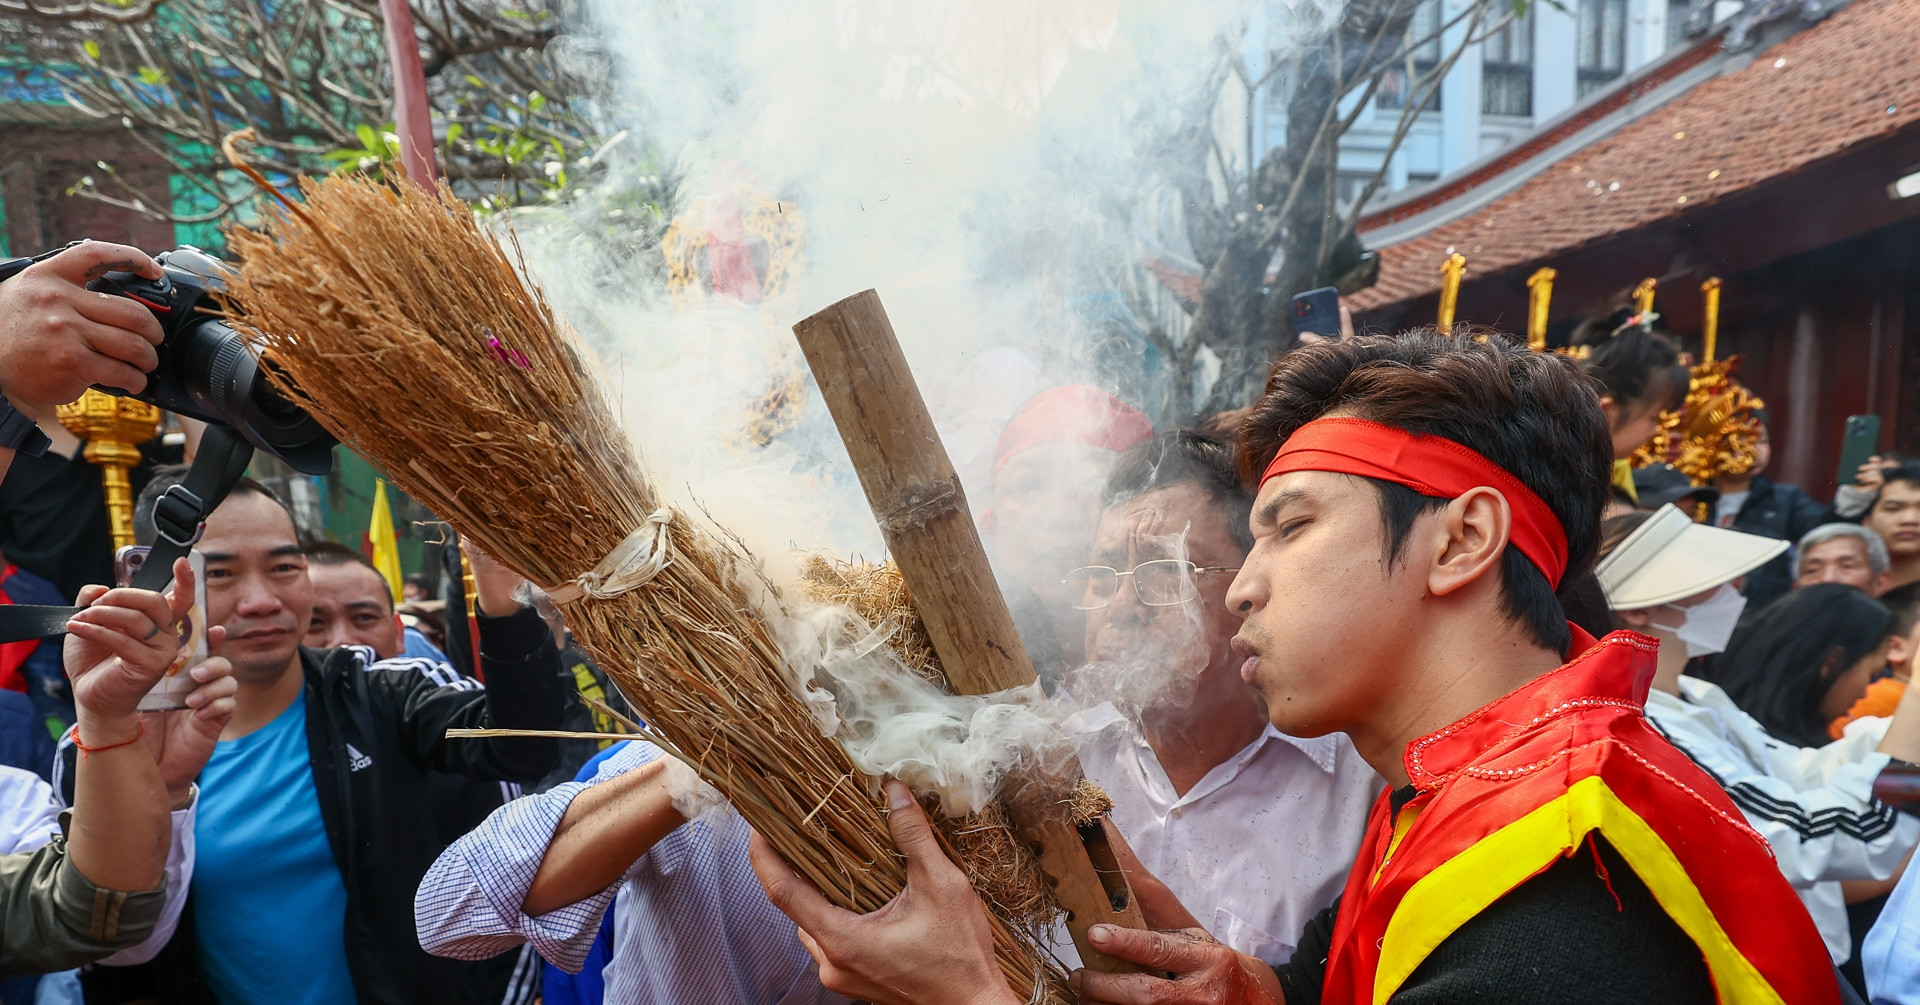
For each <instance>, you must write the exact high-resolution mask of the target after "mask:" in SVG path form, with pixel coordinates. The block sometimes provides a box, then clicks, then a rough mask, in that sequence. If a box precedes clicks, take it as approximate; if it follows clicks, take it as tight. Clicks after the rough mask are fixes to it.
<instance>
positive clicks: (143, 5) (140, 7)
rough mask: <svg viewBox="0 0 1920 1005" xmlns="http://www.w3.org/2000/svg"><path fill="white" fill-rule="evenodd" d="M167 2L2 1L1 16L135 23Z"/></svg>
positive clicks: (94, 0)
mask: <svg viewBox="0 0 1920 1005" xmlns="http://www.w3.org/2000/svg"><path fill="white" fill-rule="evenodd" d="M165 2H166V0H134V2H131V3H126V4H118V3H102V2H100V0H68V2H66V3H43V2H41V0H0V15H4V14H17V15H19V16H22V17H30V18H33V19H35V20H39V21H68V22H74V21H79V22H96V23H108V24H133V23H134V22H137V21H145V20H146V19H148V18H150V17H152V16H153V14H154V12H155V11H157V10H159V9H160V5H161V4H163V3H165Z"/></svg>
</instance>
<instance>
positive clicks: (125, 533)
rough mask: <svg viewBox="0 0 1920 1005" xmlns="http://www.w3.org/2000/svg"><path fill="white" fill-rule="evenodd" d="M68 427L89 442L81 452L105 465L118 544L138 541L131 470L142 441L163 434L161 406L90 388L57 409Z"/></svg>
mask: <svg viewBox="0 0 1920 1005" xmlns="http://www.w3.org/2000/svg"><path fill="white" fill-rule="evenodd" d="M55 414H56V415H58V416H59V417H60V424H61V425H63V426H65V427H67V431H68V432H70V433H72V434H73V435H75V436H78V437H80V438H81V439H83V440H85V441H87V448H86V451H85V453H84V454H83V455H82V456H84V457H86V459H87V460H88V461H89V462H90V463H93V464H97V465H99V466H100V483H101V484H102V485H103V486H105V487H106V491H107V520H108V524H109V526H110V527H111V529H112V531H113V546H114V547H115V548H124V547H126V546H127V545H130V544H132V543H133V482H132V481H130V480H129V479H128V478H127V472H128V471H130V470H132V469H133V466H134V465H135V464H138V463H140V444H142V443H145V442H147V441H148V440H151V439H153V437H154V435H155V434H156V433H158V432H160V409H158V408H156V407H154V406H152V405H149V404H147V403H146V402H144V401H138V400H136V399H133V398H122V397H120V396H119V395H116V394H108V393H106V392H105V391H99V390H95V389H93V388H88V389H87V393H85V394H83V395H81V396H80V397H79V398H78V399H76V400H74V401H71V402H68V403H67V404H65V405H61V406H60V407H59V408H58V409H56V410H55Z"/></svg>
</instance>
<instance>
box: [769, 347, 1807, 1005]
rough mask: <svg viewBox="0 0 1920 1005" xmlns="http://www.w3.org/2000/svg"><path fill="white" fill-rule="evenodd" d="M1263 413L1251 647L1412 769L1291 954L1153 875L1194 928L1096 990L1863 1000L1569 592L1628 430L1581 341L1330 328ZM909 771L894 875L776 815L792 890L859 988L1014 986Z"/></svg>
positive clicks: (1451, 998)
mask: <svg viewBox="0 0 1920 1005" xmlns="http://www.w3.org/2000/svg"><path fill="white" fill-rule="evenodd" d="M1241 441H1242V442H1241V448H1242V449H1241V464H1242V471H1243V473H1244V474H1247V475H1249V476H1250V477H1249V481H1250V482H1254V483H1257V484H1258V485H1259V495H1258V496H1257V498H1256V500H1255V503H1254V511H1253V518H1252V529H1253V533H1254V538H1255V541H1254V547H1253V550H1252V552H1251V553H1250V554H1249V555H1248V557H1247V559H1246V561H1245V563H1244V564H1243V566H1242V569H1241V572H1240V574H1239V576H1238V577H1237V578H1236V580H1235V582H1234V585H1233V587H1232V589H1231V590H1229V592H1228V594H1227V605H1228V606H1229V607H1230V608H1232V609H1233V610H1234V611H1235V612H1236V613H1238V614H1240V615H1241V616H1242V617H1243V618H1244V619H1245V620H1244V623H1243V625H1242V628H1241V631H1240V634H1239V636H1238V637H1237V639H1236V644H1237V645H1238V646H1239V647H1240V649H1241V651H1242V652H1243V653H1244V654H1245V656H1246V660H1245V662H1244V664H1243V665H1242V668H1241V675H1242V676H1243V677H1245V678H1246V679H1247V680H1248V681H1249V682H1250V683H1252V684H1253V685H1254V686H1255V687H1257V688H1259V689H1260V691H1261V692H1262V693H1263V694H1264V695H1265V697H1266V701H1267V707H1268V710H1269V715H1270V717H1271V719H1272V722H1273V724H1274V725H1275V726H1276V727H1278V728H1279V729H1280V730H1281V731H1282V732H1286V733H1289V734H1293V735H1298V736H1320V735H1324V734H1326V733H1330V732H1336V731H1339V732H1345V733H1346V734H1347V735H1348V737H1349V738H1350V739H1351V740H1352V741H1353V743H1354V746H1355V747H1356V748H1357V749H1358V750H1359V752H1360V754H1361V756H1362V757H1364V758H1365V759H1366V760H1367V761H1368V763H1370V764H1371V765H1373V767H1374V769H1375V770H1377V771H1379V772H1380V774H1381V775H1383V776H1385V777H1386V779H1387V780H1388V784H1389V788H1390V791H1389V792H1388V793H1386V794H1385V795H1383V796H1382V797H1381V799H1380V801H1379V802H1378V803H1377V804H1376V805H1375V807H1374V811H1373V816H1372V819H1371V821H1370V822H1369V825H1368V831H1367V836H1366V838H1365V839H1364V841H1363V842H1362V844H1361V850H1360V855H1359V858H1358V859H1357V860H1356V862H1355V864H1354V868H1353V870H1352V872H1351V874H1350V876H1349V879H1348V882H1347V886H1346V890H1345V892H1344V893H1343V894H1342V897H1341V900H1340V902H1339V903H1338V904H1336V905H1335V906H1334V907H1333V908H1331V909H1329V910H1328V911H1326V912H1323V913H1322V914H1321V915H1320V916H1318V917H1316V918H1315V919H1314V920H1313V921H1312V922H1310V923H1309V924H1308V925H1307V928H1306V930H1305V932H1304V933H1302V934H1301V936H1300V938H1299V939H1298V940H1297V945H1298V946H1299V949H1298V951H1297V952H1296V953H1295V954H1294V956H1293V957H1292V959H1291V961H1289V962H1288V963H1285V964H1282V965H1281V966H1279V967H1277V968H1268V967H1265V966H1262V965H1260V964H1259V963H1258V962H1257V961H1253V960H1251V959H1249V958H1247V957H1244V956H1241V955H1239V954H1236V953H1234V952H1233V951H1232V950H1230V949H1228V948H1226V947H1224V946H1222V945H1220V944H1219V943H1217V942H1215V941H1214V940H1213V939H1212V938H1211V937H1210V936H1209V935H1208V934H1207V933H1206V932H1204V931H1202V930H1200V929H1199V927H1198V926H1196V925H1194V924H1193V921H1192V918H1191V917H1190V916H1187V915H1186V914H1185V912H1184V910H1182V909H1181V908H1179V907H1178V905H1174V904H1169V903H1167V902H1166V898H1165V897H1164V889H1163V888H1160V887H1158V885H1157V884H1156V883H1154V882H1153V880H1152V879H1151V878H1150V877H1146V876H1143V875H1138V874H1136V875H1134V876H1133V877H1132V878H1133V879H1134V881H1135V889H1136V891H1137V892H1138V893H1139V897H1140V903H1141V906H1142V908H1143V910H1144V911H1145V912H1146V913H1147V915H1148V917H1147V920H1148V923H1149V924H1150V925H1153V926H1154V927H1156V928H1181V929H1185V931H1181V932H1174V933H1165V932H1141V931H1130V930H1124V929H1116V928H1112V927H1110V926H1100V925H1097V926H1095V927H1094V928H1093V930H1092V932H1091V933H1090V934H1091V936H1092V940H1093V943H1094V945H1095V946H1097V947H1099V948H1100V949H1102V950H1104V951H1106V952H1108V953H1110V954H1113V955H1115V956H1119V957H1121V958H1124V959H1129V960H1133V961H1136V962H1138V963H1140V964H1141V965H1142V966H1143V968H1144V969H1145V970H1146V971H1147V972H1145V973H1136V974H1125V975H1114V974H1095V973H1090V972H1085V971H1082V972H1078V973H1076V974H1075V975H1074V981H1075V984H1076V986H1077V988H1078V990H1079V991H1080V993H1081V995H1082V999H1083V1000H1085V1001H1096V1002H1231V1003H1251V1002H1287V1003H1291V1005H1301V1003H1318V1002H1326V1003H1339V1005H1377V1003H1382V1002H1393V1003H1397V1005H1415V1003H1421V1005H1424V1003H1437V1002H1556V1003H1560V1002H1588V1003H1600V1002H1609V1003H1611V1002H1620V1003H1627V1002H1634V1003H1640V1002H1713V1001H1719V1002H1722V1003H1735V1002H1739V1003H1746V1002H1769V1003H1777V1002H1791V1003H1795V1005H1800V1003H1819V1005H1824V1003H1833V1002H1837V1001H1838V1000H1839V999H1838V994H1839V992H1838V985H1837V983H1836V978H1835V974H1834V971H1833V969H1832V967H1831V965H1830V964H1829V963H1828V961H1827V956H1826V951H1825V949H1824V947H1823V946H1822V943H1821V940H1820V936H1819V933H1818V932H1817V931H1816V930H1815V929H1814V926H1813V923H1812V921H1811V920H1810V919H1809V918H1808V917H1807V914H1806V911H1805V910H1804V908H1802V907H1801V906H1800V902H1799V900H1798V899H1797V898H1795V897H1794V895H1793V891H1792V889H1791V888H1790V887H1788V886H1787V884H1786V881H1785V880H1784V879H1783V878H1782V877H1781V875H1780V872H1779V870H1778V868H1776V867H1775V866H1774V864H1773V861H1772V859H1771V857H1770V856H1769V854H1768V851H1767V846H1766V842H1765V841H1764V840H1763V839H1762V838H1761V837H1760V836H1759V835H1757V834H1755V833H1754V832H1753V831H1752V830H1751V829H1750V828H1749V827H1747V825H1746V824H1745V822H1744V821H1743V819H1742V818H1741V815H1740V812H1739V810H1738V808H1737V807H1735V806H1734V804H1733V802H1732V801H1731V800H1730V799H1728V798H1727V796H1726V795H1725V793H1723V792H1722V791H1721V790H1720V789H1719V787H1718V786H1717V785H1715V784H1714V782H1713V780H1712V779H1711V778H1710V777H1708V776H1707V775H1706V774H1705V773H1704V772H1702V771H1701V770H1700V769H1699V768H1697V767H1695V766H1694V765H1693V763H1692V762H1691V761H1689V760H1688V759H1687V757H1686V756H1685V755H1683V754H1681V753H1680V752H1679V751H1677V750H1675V749H1674V748H1673V747H1672V746H1671V745H1669V744H1668V743H1667V742H1666V741H1665V740H1664V739H1662V738H1661V737H1660V735H1659V734H1658V733H1657V732H1655V731H1654V730H1653V729H1652V727H1650V726H1649V725H1648V724H1647V721H1646V718H1645V715H1644V713H1643V705H1644V703H1645V701H1646V696H1647V688H1648V685H1649V683H1650V681H1651V680H1652V677H1653V673H1654V668H1655V666H1654V665H1655V659H1654V657H1655V653H1656V651H1657V643H1655V642H1654V640H1652V639H1650V638H1648V637H1646V636H1641V635H1635V634H1632V633H1627V632H1618V633H1615V634H1612V635H1609V636H1608V637H1607V638H1606V639H1605V640H1604V641H1601V642H1596V641H1595V640H1594V639H1593V638H1592V637H1590V636H1588V635H1586V634H1585V633H1584V632H1581V631H1580V630H1579V629H1577V628H1574V627H1573V626H1571V625H1569V624H1567V622H1566V621H1565V620H1564V615H1563V612H1562V610H1561V608H1560V604H1559V602H1558V600H1557V599H1556V598H1555V595H1554V590H1555V587H1556V586H1557V585H1558V584H1559V583H1560V582H1561V581H1562V580H1563V579H1565V578H1566V577H1568V576H1572V575H1579V574H1582V573H1584V572H1585V571H1586V570H1587V568H1588V566H1590V565H1591V563H1592V562H1593V558H1594V553H1595V551H1596V547H1597V543H1598V542H1597V538H1598V536H1599V514H1600V510H1601V507H1602V506H1603V505H1604V503H1605V501H1606V499H1607V491H1608V490H1607V484H1608V472H1609V467H1610V462H1611V459H1612V458H1611V450H1610V447H1609V441H1608V436H1607V427H1606V422H1605V419H1604V418H1603V417H1602V415H1601V413H1600V409H1599V406H1598V404H1597V402H1596V399H1595V397H1594V394H1593V391H1592V390H1591V389H1590V387H1589V386H1588V385H1587V384H1586V383H1585V382H1584V381H1583V380H1582V378H1581V377H1580V376H1579V375H1578V374H1577V373H1576V372H1575V371H1574V370H1573V368H1572V367H1571V366H1570V365H1568V364H1567V363H1566V362H1565V361H1564V360H1562V359H1560V358H1558V357H1555V356H1551V355H1548V354H1545V353H1529V352H1526V351H1524V350H1522V349H1518V348H1514V347H1512V346H1509V345H1508V344H1507V343H1505V342H1503V341H1501V340H1500V339H1497V338H1495V339H1490V340H1488V341H1484V342H1476V341H1473V340H1472V339H1469V338H1464V337H1463V338H1451V337H1442V336H1437V335H1428V334H1413V335H1403V336H1399V337H1394V338H1386V337H1378V338H1363V339H1349V340H1342V341H1339V342H1332V343H1325V344H1321V345H1316V346H1308V347H1305V348H1303V349H1300V350H1297V351H1295V352H1293V353H1291V354H1289V355H1288V356H1287V357H1286V358H1285V359H1284V360H1282V361H1281V362H1280V364H1278V365H1277V366H1276V368H1275V370H1274V373H1273V375H1272V377H1271V378H1270V379H1269V381H1268V384H1267V393H1266V396H1265V397H1264V398H1262V399H1261V401H1260V403H1259V404H1258V405H1257V406H1256V407H1255V408H1254V410H1253V413H1252V414H1251V415H1250V417H1249V418H1248V420H1247V422H1246V424H1245V425H1244V426H1243V427H1242V434H1241ZM890 796H891V798H892V800H893V806H894V807H895V810H894V812H893V828H894V836H895V841H896V843H898V844H899V845H900V847H901V848H902V850H903V851H905V852H906V855H907V858H908V876H909V879H908V889H907V891H906V892H905V893H904V894H902V896H901V897H900V898H899V899H897V900H896V901H894V902H893V903H891V904H889V905H887V907H885V908H883V909H882V910H881V911H878V912H875V913H874V914H871V915H865V916H858V915H854V914H851V913H849V912H846V911H842V910H840V909H838V908H835V907H832V906H831V905H829V904H827V903H826V901H825V900H824V898H822V897H820V895H819V894H818V893H817V891H815V890H813V889H812V888H811V887H808V886H806V885H805V883H804V882H803V881H801V880H800V879H799V877H797V876H796V875H795V874H794V873H793V872H792V870H791V869H789V868H787V867H786V865H785V863H784V862H782V861H781V860H780V859H779V858H778V856H777V855H775V854H774V853H773V852H772V851H771V850H770V849H768V848H767V847H766V846H765V845H764V843H762V844H760V845H759V846H757V847H756V851H755V854H756V867H757V868H758V869H759V870H760V873H761V879H762V882H763V883H765V884H766V886H767V888H768V893H769V895H770V896H771V897H772V899H773V902H774V903H775V904H776V905H778V906H780V907H781V908H782V909H783V910H785V911H787V913H788V914H789V915H790V916H791V917H793V918H794V920H795V921H797V922H798V923H799V925H800V927H801V929H802V932H803V935H804V937H805V938H807V939H809V940H810V941H811V944H812V945H813V946H815V947H817V949H816V951H815V956H816V958H817V959H818V960H819V961H820V964H821V976H822V980H823V981H824V982H825V983H826V984H827V986H828V987H831V988H834V989H835V990H838V991H841V992H842V993H847V994H852V995H856V996H859V997H866V998H871V999H873V1000H875V1001H881V1002H903V1001H913V1002H947V1001H952V1002H962V1001H965V1002H982V1001H994V1002H1010V1001H1013V999H1012V998H1011V996H1010V995H1008V994H1006V992H1005V985H1004V983H1002V982H1000V980H999V977H998V974H997V971H996V970H995V968H994V964H993V961H992V957H991V954H990V943H989V942H988V940H987V937H986V934H985V933H986V925H985V923H984V920H983V919H980V918H979V917H978V915H979V908H978V906H977V900H976V898H975V897H974V894H973V891H972V888H971V886H970V885H968V884H967V882H966V879H965V877H964V876H963V875H961V874H960V873H959V871H958V870H957V869H955V868H954V867H953V866H952V865H951V864H949V863H948V862H947V861H946V860H945V859H943V858H941V857H940V855H939V852H938V846H937V844H936V843H935V842H934V841H933V839H932V837H931V835H930V834H929V833H928V831H927V826H926V823H925V817H924V814H921V813H919V812H918V811H917V804H916V803H914V802H913V801H912V799H911V798H910V797H909V796H907V794H906V793H905V790H904V789H903V788H898V787H893V788H891V789H890ZM1261 865H1262V866H1265V867H1268V868H1285V863H1281V862H1274V863H1261ZM1168 975H1170V976H1168Z"/></svg>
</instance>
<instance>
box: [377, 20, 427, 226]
mask: <svg viewBox="0 0 1920 1005" xmlns="http://www.w3.org/2000/svg"><path fill="white" fill-rule="evenodd" d="M380 13H381V15H382V16H383V17H384V18H385V19H386V22H387V59H388V61H390V62H391V63H392V64H393V121H394V127H395V131H397V132H398V133H399V134H400V164H401V166H402V167H404V168H405V169H406V172H407V177H409V178H411V179H413V180H414V181H415V182H417V183H418V184H419V185H420V187H421V188H425V189H432V188H433V184H434V179H435V178H436V177H437V176H438V175H439V170H438V169H437V168H436V167H435V166H434V159H433V110H432V109H431V108H430V107H429V106H428V105H427V77H426V74H425V73H424V72H423V71H422V70H421V68H420V43H419V41H418V40H416V39H415V38H414V36H413V10H412V8H410V7H408V6H407V0H380Z"/></svg>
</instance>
